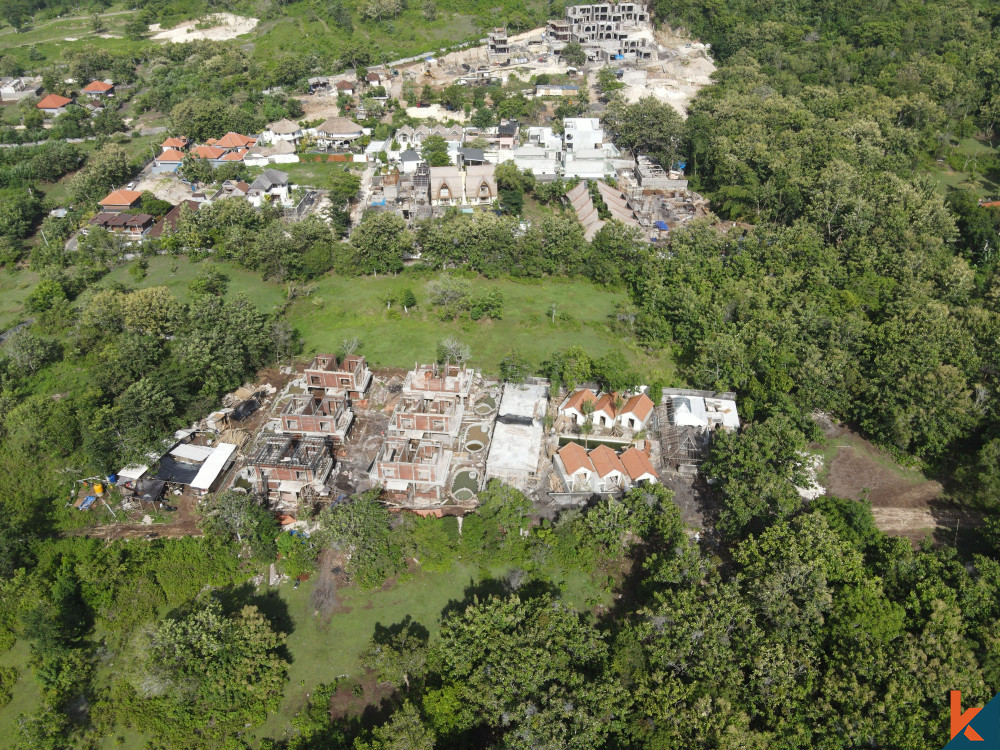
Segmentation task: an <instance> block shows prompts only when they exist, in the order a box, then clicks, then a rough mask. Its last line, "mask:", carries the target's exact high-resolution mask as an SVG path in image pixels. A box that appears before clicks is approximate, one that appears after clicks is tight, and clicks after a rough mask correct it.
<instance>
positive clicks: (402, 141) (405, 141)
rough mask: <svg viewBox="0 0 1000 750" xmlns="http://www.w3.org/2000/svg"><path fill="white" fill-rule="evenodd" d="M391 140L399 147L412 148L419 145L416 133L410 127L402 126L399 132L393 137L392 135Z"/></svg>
mask: <svg viewBox="0 0 1000 750" xmlns="http://www.w3.org/2000/svg"><path fill="white" fill-rule="evenodd" d="M393 140H395V141H396V143H398V144H399V145H400V147H404V146H410V145H413V146H419V145H420V139H419V137H418V135H417V131H416V129H415V128H413V127H411V126H410V125H404V126H403V127H401V128H400V129H399V130H397V131H396V133H395V135H393Z"/></svg>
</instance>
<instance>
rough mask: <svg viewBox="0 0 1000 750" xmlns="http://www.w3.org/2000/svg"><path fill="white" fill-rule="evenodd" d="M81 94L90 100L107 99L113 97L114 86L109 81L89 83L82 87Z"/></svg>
mask: <svg viewBox="0 0 1000 750" xmlns="http://www.w3.org/2000/svg"><path fill="white" fill-rule="evenodd" d="M83 93H84V94H86V95H87V96H89V97H90V98H92V99H101V98H108V97H112V96H114V95H115V85H114V84H113V83H111V81H91V82H90V83H88V84H87V85H86V86H84V87H83Z"/></svg>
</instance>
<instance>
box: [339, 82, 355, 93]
mask: <svg viewBox="0 0 1000 750" xmlns="http://www.w3.org/2000/svg"><path fill="white" fill-rule="evenodd" d="M337 88H338V89H340V90H341V91H354V84H353V83H351V82H350V81H337Z"/></svg>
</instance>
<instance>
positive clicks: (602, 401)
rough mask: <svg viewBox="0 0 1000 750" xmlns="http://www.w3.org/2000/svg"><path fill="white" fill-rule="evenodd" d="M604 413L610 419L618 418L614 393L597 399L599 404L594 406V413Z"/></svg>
mask: <svg viewBox="0 0 1000 750" xmlns="http://www.w3.org/2000/svg"><path fill="white" fill-rule="evenodd" d="M599 411H602V412H604V413H605V414H607V415H608V416H609V417H611V418H612V419H614V418H615V417H617V416H618V412H616V411H615V394H614V393H602V394H601V397H600V398H599V399H597V403H596V404H594V413H595V414H596V413H597V412H599Z"/></svg>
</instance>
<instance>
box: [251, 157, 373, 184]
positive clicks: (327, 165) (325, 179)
mask: <svg viewBox="0 0 1000 750" xmlns="http://www.w3.org/2000/svg"><path fill="white" fill-rule="evenodd" d="M303 158H305V159H312V158H313V157H312V156H311V155H309V154H306V155H304V156H303ZM323 159H324V161H321V162H317V161H300V162H298V163H296V164H277V165H275V167H274V168H275V169H280V170H281V171H282V172H287V173H288V179H289V180H290V181H291V183H292V184H293V185H303V186H306V187H316V188H328V187H330V183H329V179H330V175H331V174H332V173H333V172H340V171H343V170H344V169H346V167H345V165H344V163H342V162H329V161H325V159H326V157H325V156H324V157H323ZM362 166H363V165H362V164H358V165H357V168H358V169H360V168H361V167H362ZM262 171H263V170H262Z"/></svg>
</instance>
